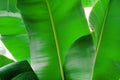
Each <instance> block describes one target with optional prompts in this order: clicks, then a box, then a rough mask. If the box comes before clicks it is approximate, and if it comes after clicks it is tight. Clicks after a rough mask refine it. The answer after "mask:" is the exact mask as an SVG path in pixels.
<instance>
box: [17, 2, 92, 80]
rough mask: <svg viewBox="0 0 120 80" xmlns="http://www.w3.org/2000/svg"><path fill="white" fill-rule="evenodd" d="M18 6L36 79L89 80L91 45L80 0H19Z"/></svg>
mask: <svg viewBox="0 0 120 80" xmlns="http://www.w3.org/2000/svg"><path fill="white" fill-rule="evenodd" d="M18 8H19V9H20V11H21V14H22V16H23V19H24V21H25V24H26V27H27V30H28V32H29V35H30V44H31V49H30V50H31V57H32V58H31V61H32V66H33V68H34V70H35V71H36V73H37V75H38V76H39V79H41V80H61V79H62V80H64V79H65V80H85V79H87V80H89V79H90V80H91V71H92V62H93V61H92V60H93V56H94V46H93V43H92V40H91V38H88V36H87V35H89V34H90V31H89V28H88V25H87V21H86V19H85V16H84V12H83V8H82V6H81V1H80V0H72V1H70V0H61V1H58V0H24V1H21V0H18ZM83 36H87V37H83ZM81 37H83V39H82V38H81ZM89 37H90V36H89ZM89 42H90V43H89ZM86 43H89V44H86ZM81 46H84V49H83V48H82V47H81ZM72 49H74V50H73V52H71V50H72ZM89 50H91V51H89ZM77 55H78V56H77ZM82 55H83V56H82ZM81 56H82V57H81ZM72 60H73V61H72ZM82 60H83V61H82ZM89 63H91V64H89ZM81 64H83V66H81V67H79V65H81ZM75 65H76V66H75ZM86 65H89V67H88V68H87V67H85V66H86ZM83 67H85V68H84V69H83ZM82 69H83V70H82ZM81 74H82V77H81V76H79V75H81Z"/></svg>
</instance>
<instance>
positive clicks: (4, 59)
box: [0, 55, 14, 67]
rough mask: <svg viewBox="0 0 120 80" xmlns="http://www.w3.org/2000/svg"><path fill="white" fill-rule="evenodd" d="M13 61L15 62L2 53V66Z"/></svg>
mask: <svg viewBox="0 0 120 80" xmlns="http://www.w3.org/2000/svg"><path fill="white" fill-rule="evenodd" d="M12 62H14V61H13V60H11V59H9V58H7V57H5V56H3V55H0V67H2V66H4V65H7V64H9V63H12Z"/></svg>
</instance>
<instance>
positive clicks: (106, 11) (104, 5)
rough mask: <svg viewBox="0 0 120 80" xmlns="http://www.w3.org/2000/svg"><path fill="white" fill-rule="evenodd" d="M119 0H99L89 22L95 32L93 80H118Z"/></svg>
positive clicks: (119, 74)
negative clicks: (95, 47) (95, 46)
mask: <svg viewBox="0 0 120 80" xmlns="http://www.w3.org/2000/svg"><path fill="white" fill-rule="evenodd" d="M119 4H120V0H99V1H98V2H97V3H96V5H95V6H94V8H93V10H92V12H91V15H90V22H91V25H92V27H93V28H94V30H95V42H96V44H97V51H96V53H97V56H96V61H95V67H94V72H93V80H119V79H120V67H119V65H120V58H119V56H120V50H119V47H120V46H119V44H120V37H119V34H120V11H119V7H120V5H119Z"/></svg>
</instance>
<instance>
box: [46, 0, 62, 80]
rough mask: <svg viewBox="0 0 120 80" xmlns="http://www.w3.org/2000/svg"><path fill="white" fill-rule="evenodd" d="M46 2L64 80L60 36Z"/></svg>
mask: <svg viewBox="0 0 120 80" xmlns="http://www.w3.org/2000/svg"><path fill="white" fill-rule="evenodd" d="M46 4H47V8H48V12H49V16H50V20H51V25H52V30H53V34H54V39H55V44H56V49H57V55H58V61H59V66H60V72H61V77H62V80H64V72H63V68H62V60H61V57H60V48H59V42H58V38H57V33H56V29H55V24H54V20H53V15H52V11H51V8H50V5H49V2H48V0H46Z"/></svg>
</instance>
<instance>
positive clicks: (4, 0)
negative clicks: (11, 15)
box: [0, 0, 18, 12]
mask: <svg viewBox="0 0 120 80" xmlns="http://www.w3.org/2000/svg"><path fill="white" fill-rule="evenodd" d="M16 1H17V0H0V10H1V11H6V10H7V11H8V12H18V9H17V8H16V3H17V2H16Z"/></svg>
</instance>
